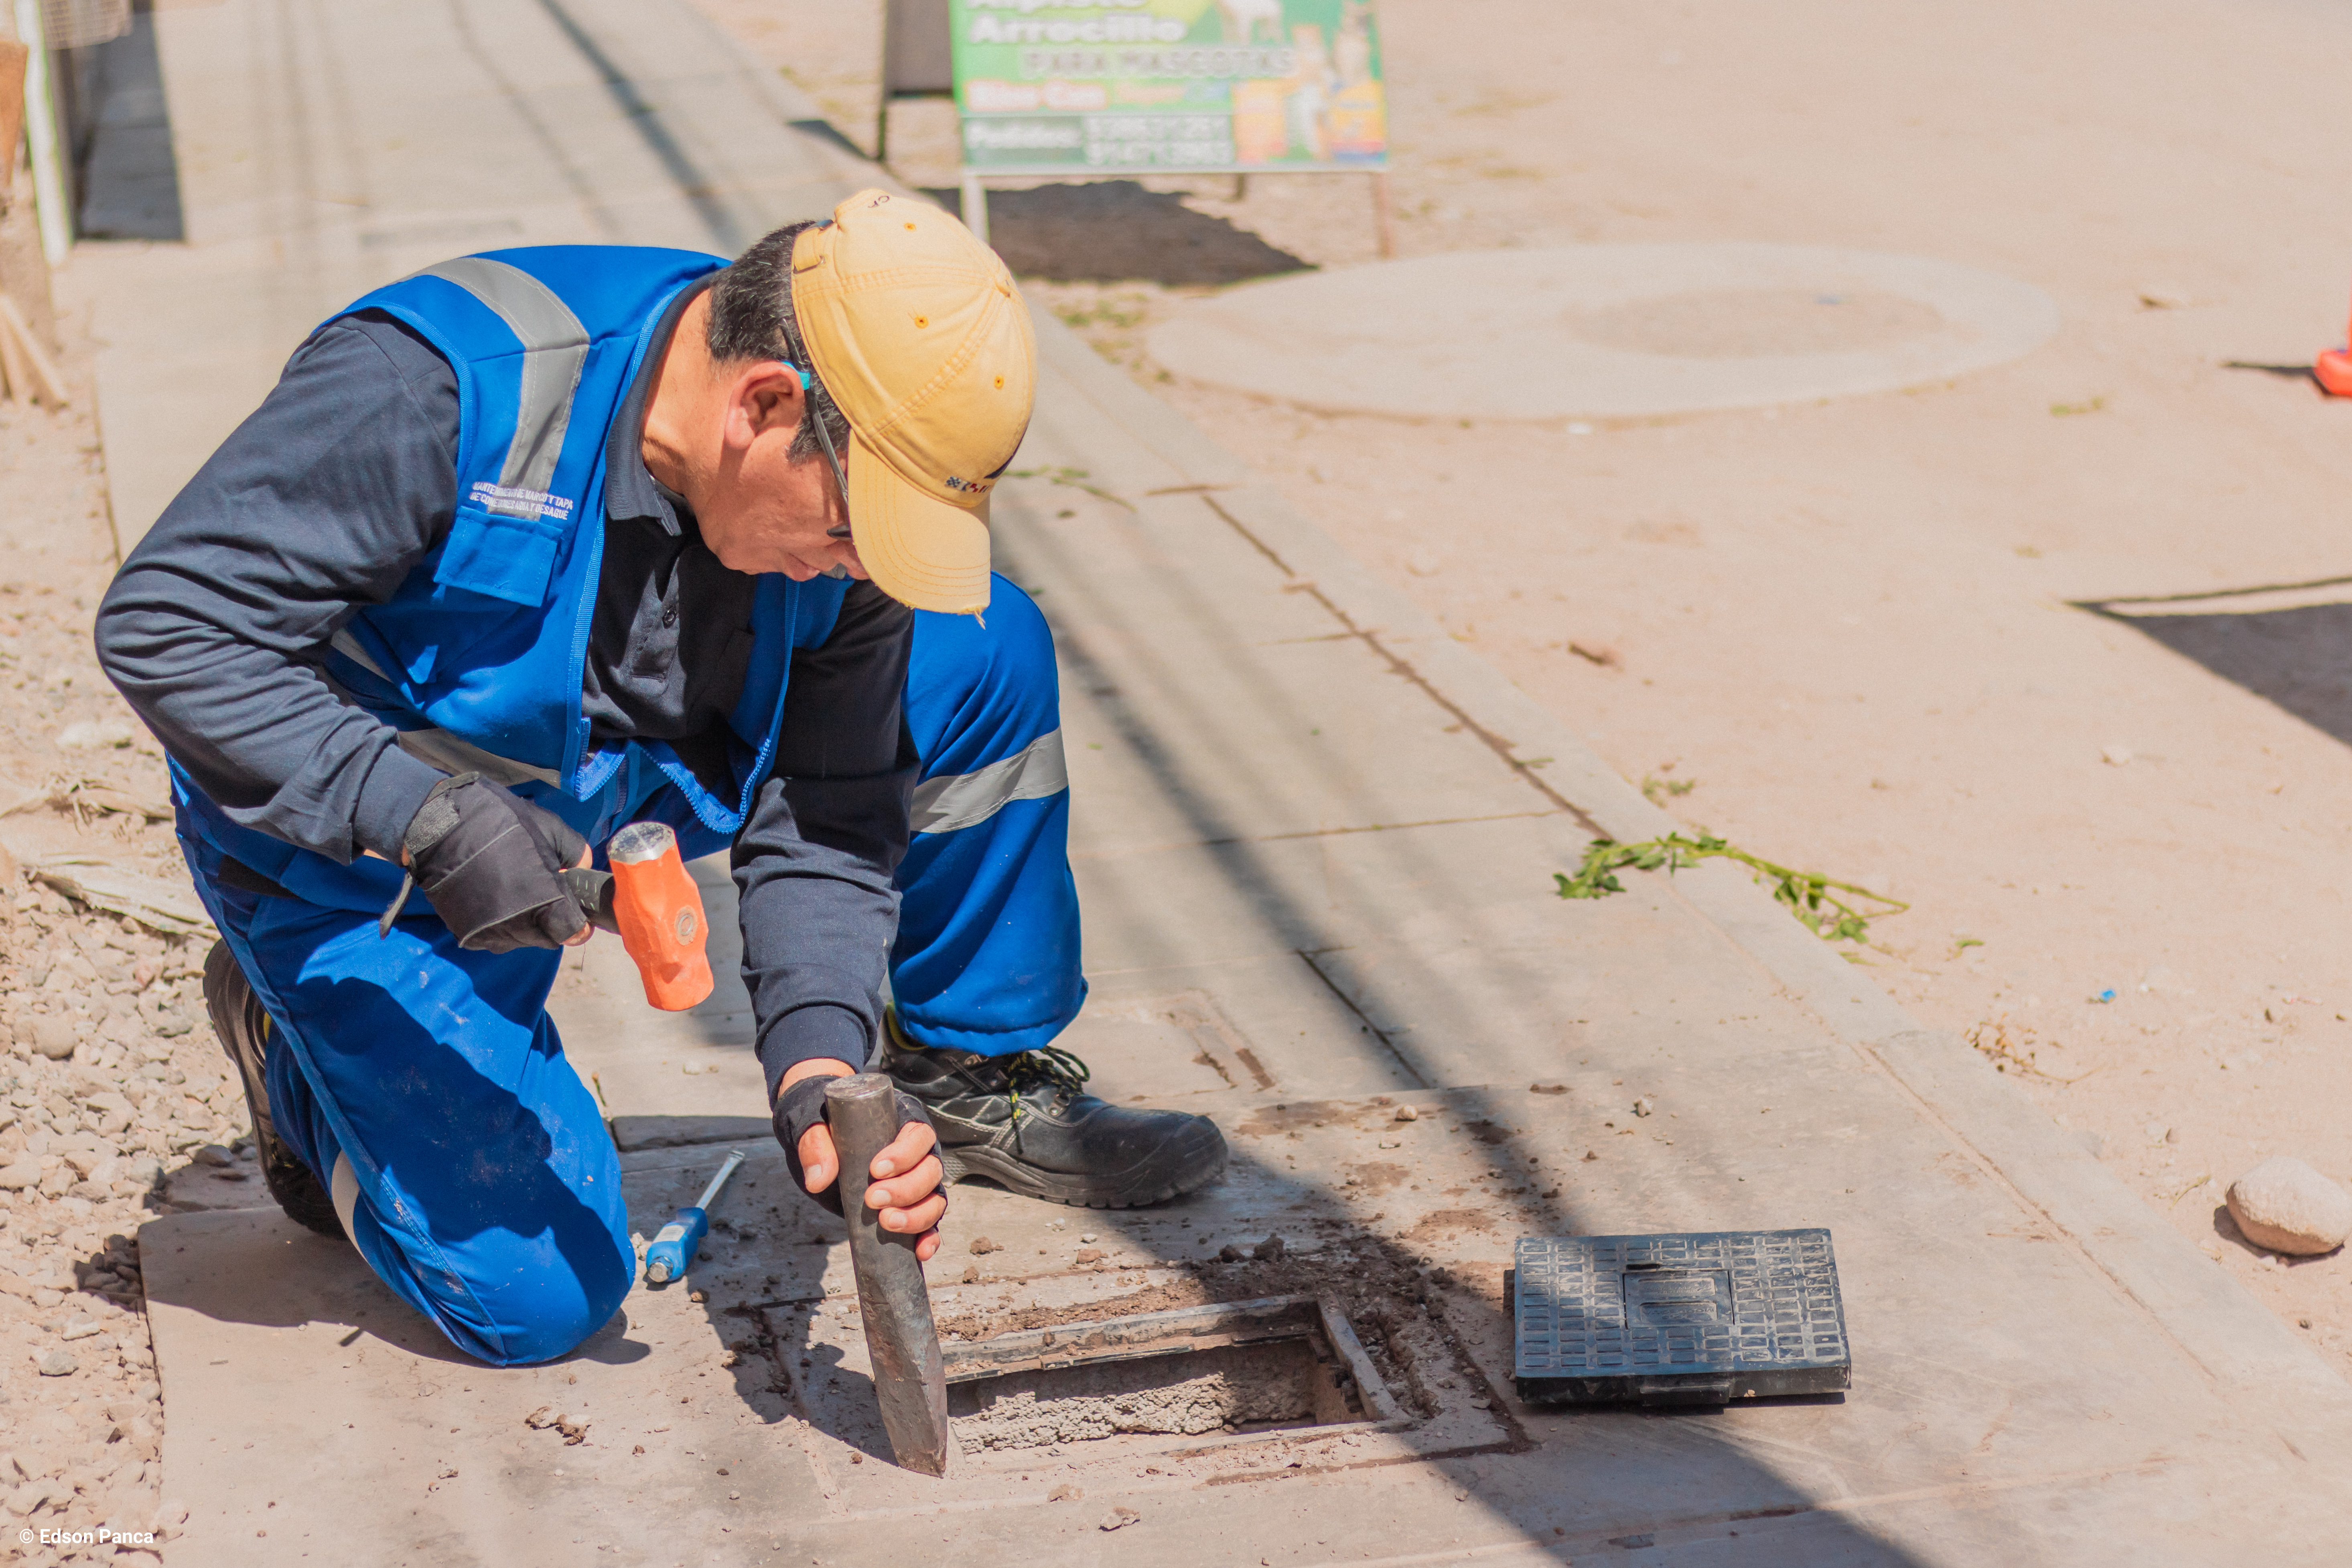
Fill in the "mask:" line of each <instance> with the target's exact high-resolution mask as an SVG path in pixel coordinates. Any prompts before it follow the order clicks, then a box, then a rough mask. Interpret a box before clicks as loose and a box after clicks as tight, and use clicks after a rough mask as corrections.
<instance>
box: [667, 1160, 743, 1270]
mask: <svg viewBox="0 0 2352 1568" xmlns="http://www.w3.org/2000/svg"><path fill="white" fill-rule="evenodd" d="M741 1163H743V1151H742V1150H740V1149H730V1150H729V1151H728V1152H727V1163H725V1164H723V1165H721V1166H719V1173H718V1174H717V1175H715V1176H713V1177H711V1178H710V1184H709V1186H707V1187H705V1188H703V1189H702V1195H701V1196H700V1197H698V1198H697V1199H695V1201H694V1206H693V1207H692V1208H683V1209H680V1210H678V1211H677V1218H676V1219H673V1220H671V1221H670V1222H669V1223H668V1224H667V1225H666V1226H662V1227H661V1229H660V1230H659V1231H658V1232H656V1234H655V1236H654V1238H653V1240H652V1241H650V1242H648V1243H646V1284H648V1285H667V1284H668V1283H669V1282H670V1281H671V1280H673V1279H677V1277H678V1276H679V1275H681V1274H684V1273H685V1272H686V1266H687V1265H688V1264H689V1263H691V1262H693V1261H694V1254H695V1250H696V1249H697V1248H698V1247H701V1245H702V1238H703V1237H706V1236H708V1235H709V1234H710V1205H712V1204H715V1203H717V1202H718V1201H719V1188H721V1187H723V1186H725V1185H726V1184H727V1178H728V1177H730V1176H731V1175H733V1174H734V1173H735V1167H736V1166H738V1165H740V1164H741Z"/></svg>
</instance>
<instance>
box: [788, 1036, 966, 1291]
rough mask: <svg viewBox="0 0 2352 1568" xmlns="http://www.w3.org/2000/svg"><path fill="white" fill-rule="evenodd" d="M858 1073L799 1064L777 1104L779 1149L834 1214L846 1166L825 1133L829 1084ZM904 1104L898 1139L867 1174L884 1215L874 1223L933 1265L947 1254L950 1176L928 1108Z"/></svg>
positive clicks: (869, 1203) (843, 1066)
mask: <svg viewBox="0 0 2352 1568" xmlns="http://www.w3.org/2000/svg"><path fill="white" fill-rule="evenodd" d="M854 1070H855V1069H854V1068H851V1067H850V1066H849V1064H848V1063H846V1062H842V1061H832V1060H819V1061H809V1062H800V1063H797V1064H795V1065H794V1066H793V1068H791V1069H790V1070H789V1071H787V1072H786V1073H785V1074H784V1081H783V1086H782V1091H781V1092H780V1093H779V1094H778V1095H777V1096H776V1110H775V1125H776V1141H777V1142H780V1143H782V1145H783V1147H784V1156H785V1163H787V1164H789V1165H790V1166H791V1167H792V1171H793V1177H794V1178H795V1179H796V1180H797V1181H799V1183H800V1184H801V1185H802V1187H803V1189H805V1190H806V1191H807V1193H808V1194H809V1195H810V1196H811V1197H813V1198H814V1199H815V1200H816V1201H817V1202H818V1203H819V1204H822V1205H824V1207H826V1208H827V1209H830V1210H832V1211H833V1212H834V1213H835V1214H839V1213H840V1212H841V1188H840V1181H839V1178H840V1175H841V1170H840V1164H841V1160H840V1155H839V1153H838V1152H837V1151H836V1150H835V1148H834V1144H833V1129H831V1128H830V1127H828V1126H826V1125H825V1121H824V1082H825V1079H832V1078H845V1077H847V1076H848V1075H849V1074H850V1073H851V1072H852V1071H854ZM897 1099H898V1121H899V1127H898V1136H897V1137H896V1138H893V1139H892V1140H890V1142H888V1143H887V1144H885V1145H883V1148H882V1152H880V1153H879V1154H877V1155H876V1156H874V1163H873V1164H872V1166H870V1167H869V1168H868V1170H867V1172H866V1174H867V1177H868V1184H867V1186H866V1207H868V1208H871V1209H876V1210H878V1211H879V1213H878V1214H877V1215H876V1217H875V1223H876V1224H877V1225H879V1226H881V1227H882V1228H883V1229H884V1230H888V1231H896V1232H898V1233H899V1234H900V1235H911V1236H913V1237H915V1238H916V1240H915V1256H916V1257H917V1258H920V1259H922V1260H923V1261H925V1262H929V1260H930V1258H931V1255H932V1254H933V1253H935V1252H937V1251H939V1249H940V1232H939V1224H940V1215H943V1214H945V1213H947V1211H948V1199H947V1194H945V1193H943V1192H941V1191H940V1180H941V1178H942V1177H943V1176H944V1175H945V1172H944V1171H943V1170H942V1168H941V1167H940V1158H939V1156H938V1155H937V1154H936V1153H934V1152H932V1151H933V1149H934V1148H935V1147H936V1146H937V1145H938V1143H939V1135H938V1134H937V1133H935V1132H933V1131H931V1123H930V1120H929V1117H928V1116H926V1115H925V1113H924V1110H923V1102H922V1101H921V1100H917V1099H916V1098H915V1097H914V1096H912V1095H910V1094H907V1093H904V1092H901V1093H900V1094H899V1095H898V1097H897Z"/></svg>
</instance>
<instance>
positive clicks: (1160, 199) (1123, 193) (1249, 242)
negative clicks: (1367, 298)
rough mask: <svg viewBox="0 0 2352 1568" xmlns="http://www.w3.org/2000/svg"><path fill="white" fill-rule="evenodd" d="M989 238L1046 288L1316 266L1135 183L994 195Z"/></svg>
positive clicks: (1191, 281) (1188, 281) (945, 193)
mask: <svg viewBox="0 0 2352 1568" xmlns="http://www.w3.org/2000/svg"><path fill="white" fill-rule="evenodd" d="M923 194H924V195H928V196H929V197H930V198H931V199H932V200H934V201H936V202H938V203H939V204H940V205H941V206H944V207H946V208H947V209H948V210H949V211H950V212H953V211H955V210H956V209H957V205H958V203H959V201H960V199H961V198H960V197H959V196H958V195H957V193H956V192H954V191H952V190H934V191H926V192H924V193H923ZM988 238H989V243H990V244H991V245H992V246H994V247H996V253H997V254H998V255H999V256H1002V257H1003V258H1004V264H1005V265H1006V266H1007V267H1010V268H1012V269H1013V276H1015V277H1017V278H1038V279H1044V280H1045V281H1046V282H1049V283H1125V282H1147V283H1159V284H1163V285H1166V286H1168V287H1171V288H1174V287H1181V286H1185V285H1192V286H1195V287H1200V286H1214V285H1216V284H1221V283H1239V282H1242V281H1244V279H1251V278H1268V277H1272V276H1274V275H1275V274H1276V273H1281V272H1303V271H1307V270H1311V268H1312V264H1311V263H1309V262H1307V261H1305V260H1303V259H1301V258H1298V257H1296V256H1293V255H1291V254H1290V252H1288V251H1286V250H1281V249H1277V248H1276V247H1274V246H1271V245H1268V244H1267V243H1266V242H1265V240H1263V239H1260V238H1259V237H1257V236H1255V235H1254V234H1252V233H1250V232H1249V231H1248V230H1246V229H1239V228H1235V227H1234V226H1233V225H1232V224H1230V223H1228V222H1226V221H1225V220H1224V219H1223V218H1221V217H1211V216H1209V215H1208V214H1206V213H1199V212H1194V211H1193V210H1192V208H1191V207H1188V206H1186V205H1184V200H1183V198H1182V197H1181V196H1179V195H1172V194H1170V193H1165V192H1160V191H1147V190H1145V189H1144V188H1143V187H1142V186H1141V185H1140V184H1137V183H1136V182H1135V181H1133V180H1102V181H1097V182H1096V183H1094V184H1080V185H1039V186H1036V187H1035V188H1034V189H1032V190H1025V191H992V192H990V193H989V196H988Z"/></svg>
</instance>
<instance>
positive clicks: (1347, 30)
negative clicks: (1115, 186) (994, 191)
mask: <svg viewBox="0 0 2352 1568" xmlns="http://www.w3.org/2000/svg"><path fill="white" fill-rule="evenodd" d="M949 14H950V26H951V27H952V28H953V29H954V48H955V83H956V103H957V106H958V107H959V108H960V109H961V110H962V113H963V162H964V166H965V167H966V168H967V169H970V170H971V171H973V172H974V173H976V174H1074V173H1082V172H1085V171H1088V170H1102V171H1106V172H1109V171H1123V172H1127V173H1141V172H1149V171H1155V170H1159V171H1183V172H1187V173H1194V174H1198V173H1202V172H1213V173H1220V174H1239V173H1250V172H1253V171H1256V170H1261V169H1264V170H1276V169H1288V170H1309V169H1355V170H1377V169H1380V168H1382V167H1384V166H1386V163H1387V161H1388V110H1387V105H1386V102H1385V100H1383V98H1382V95H1381V42H1380V29H1379V27H1378V26H1376V25H1375V23H1374V22H1373V19H1372V6H1371V0H1059V3H1056V0H950V5H949Z"/></svg>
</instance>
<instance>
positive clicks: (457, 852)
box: [401, 773, 589, 952]
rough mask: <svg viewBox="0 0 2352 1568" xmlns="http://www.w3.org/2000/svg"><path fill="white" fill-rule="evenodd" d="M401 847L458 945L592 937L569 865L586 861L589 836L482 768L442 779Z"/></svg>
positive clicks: (559, 942) (503, 945) (508, 945)
mask: <svg viewBox="0 0 2352 1568" xmlns="http://www.w3.org/2000/svg"><path fill="white" fill-rule="evenodd" d="M401 849H402V856H401V858H402V863H403V864H404V865H405V866H407V868H409V873H410V874H411V875H412V876H414V877H415V879H416V885H417V886H418V887H419V888H422V889H424V890H425V897H426V898H428V899H431V900H433V909H434V912H436V914H438V915H439V916H440V917H441V919H442V921H443V923H445V924H446V925H447V926H448V928H449V929H450V930H451V931H455V932H456V933H457V945H458V946H460V947H465V948H471V949H473V950H475V951H476V952H511V951H512V950H513V949H515V948H518V947H561V946H566V945H569V944H571V943H572V942H580V941H583V940H585V939H586V937H587V934H588V929H589V928H588V915H587V911H586V910H583V909H582V908H581V907H580V901H579V900H577V899H576V898H574V897H573V896H572V889H570V888H569V887H567V886H565V884H564V881H563V878H562V871H563V869H564V868H566V867H568V866H577V865H585V864H587V859H588V841H587V840H586V839H584V838H583V837H580V835H579V834H577V833H574V832H573V831H572V826H571V825H570V824H569V823H566V822H565V821H564V820H563V819H562V817H560V816H556V815H555V814H554V813H553V812H551V811H548V810H546V809H544V808H543V807H541V806H537V805H532V804H531V803H530V802H529V801H527V800H525V799H523V798H522V797H521V796H520V795H515V794H513V793H512V792H510V791H508V790H504V789H500V788H499V786H498V785H497V784H491V783H490V782H489V781H488V780H487V779H485V778H483V777H482V775H481V774H479V773H459V774H457V776H455V777H454V778H446V779H443V780H442V781H441V782H440V783H439V784H435V785H434V786H433V793H432V794H430V795H426V796H425V804H424V805H421V806H419V807H417V810H416V815H415V817H413V818H412V819H411V820H410V822H409V824H408V831H407V832H406V833H405V834H404V835H403V837H402V841H401Z"/></svg>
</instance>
